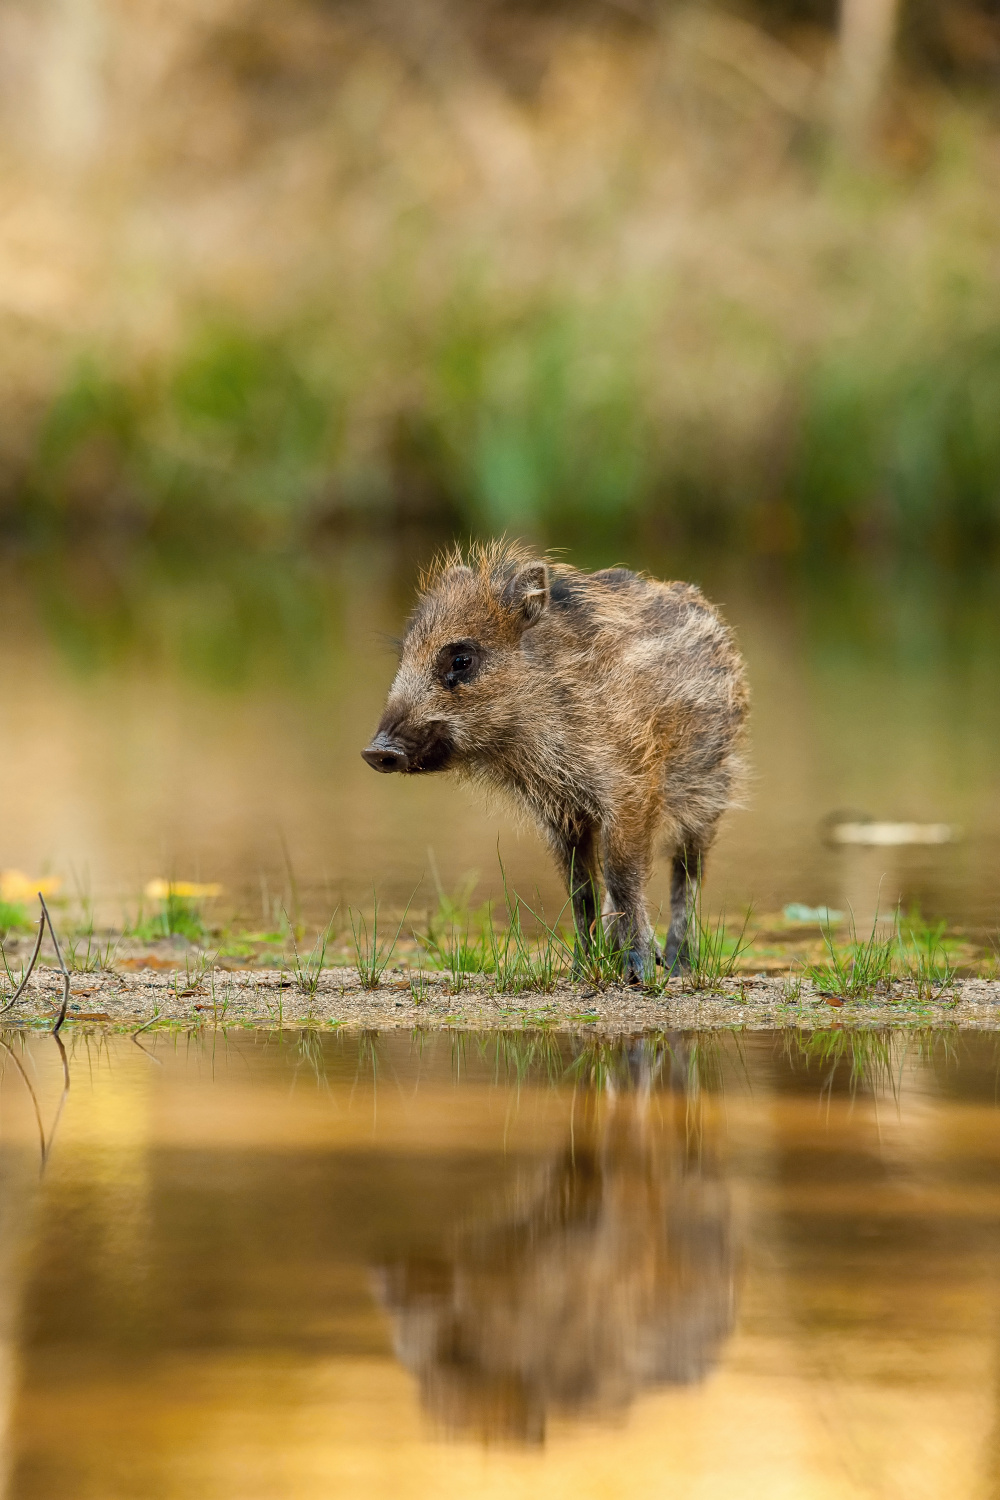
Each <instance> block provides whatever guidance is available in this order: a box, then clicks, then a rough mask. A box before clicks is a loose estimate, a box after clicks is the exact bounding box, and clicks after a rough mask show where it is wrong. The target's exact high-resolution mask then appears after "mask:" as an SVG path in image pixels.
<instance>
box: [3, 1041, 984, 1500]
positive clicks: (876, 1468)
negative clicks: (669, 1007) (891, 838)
mask: <svg viewBox="0 0 1000 1500" xmlns="http://www.w3.org/2000/svg"><path fill="white" fill-rule="evenodd" d="M140 1040H141V1039H140ZM65 1062H66V1074H68V1077H69V1083H70V1087H69V1092H68V1094H64V1083H65V1076H66V1074H64V1069H63V1058H62V1057H61V1055H60V1053H59V1050H58V1046H57V1044H56V1043H55V1042H54V1041H53V1039H52V1038H50V1037H37V1036H34V1037H31V1038H30V1039H27V1038H23V1037H18V1036H16V1035H15V1034H13V1033H8V1034H7V1049H6V1050H5V1052H4V1067H3V1077H2V1083H0V1166H2V1175H3V1198H2V1203H3V1212H2V1215H0V1272H2V1274H0V1297H2V1326H0V1332H2V1341H3V1342H2V1356H3V1357H2V1361H0V1399H2V1405H0V1411H2V1422H3V1427H4V1430H5V1441H4V1444H3V1455H4V1459H3V1478H2V1484H3V1489H4V1493H5V1494H6V1495H7V1496H10V1497H18V1500H27V1497H38V1500H43V1497H44V1500H61V1497H66V1500H91V1497H92V1500H112V1497H114V1500H118V1497H121V1500H145V1497H156V1500H167V1497H174V1496H177V1497H182V1496H183V1497H184V1500H197V1497H205V1500H209V1497H211V1500H256V1497H260V1500H264V1497H268V1500H271V1497H273V1500H285V1497H292V1496H294V1497H296V1500H306V1497H313V1496H316V1497H319V1496H323V1497H328V1496H334V1495H336V1496H338V1497H343V1500H347V1497H359V1500H360V1497H365V1500H370V1497H374V1496H383V1495H384V1496H392V1497H393V1500H400V1497H410V1496H412V1497H425V1496H427V1497H430V1496H434V1497H439V1496H450V1495H454V1496H456V1497H458V1496H461V1497H463V1500H464V1497H467V1496H469V1495H472V1494H475V1495H484V1496H492V1495H496V1496H501V1495H502V1496H505V1497H506V1496H521V1495H523V1496H529V1495H531V1496H535V1495H540V1494H545V1495H546V1496H547V1497H562V1496H566V1497H569V1496H573V1497H574V1500H579V1497H589V1496H594V1497H597V1496H608V1497H611V1496H614V1497H618V1496H628V1497H630V1500H634V1497H645V1496H650V1497H653V1496H656V1497H660V1496H664V1495H668V1494H669V1495H670V1496H672V1497H692V1500H693V1497H698V1500H709V1497H716V1496H718V1497H727V1500H728V1497H739V1500H747V1497H752V1496H757V1495H759V1496H762V1497H763V1496H767V1497H768V1500H775V1497H784V1496H787V1497H789V1500H792V1497H794V1500H805V1497H814V1496H816V1497H827V1496H829V1497H841V1496H843V1497H847V1496H858V1497H861V1496H864V1497H873V1496H879V1497H881V1496H886V1497H889V1496H899V1497H903V1496H906V1497H907V1500H913V1497H918V1496H927V1497H929V1500H930V1497H934V1500H939V1497H941V1496H945V1495H947V1496H949V1497H953V1500H961V1497H966V1496H968V1497H973V1496H980V1495H984V1496H985V1495H988V1494H992V1493H994V1489H995V1485H996V1483H997V1479H998V1477H1000V1397H998V1390H1000V1357H998V1356H1000V1176H998V1170H997V1169H998V1165H1000V1114H998V1110H997V1092H998V1088H1000V1084H998V1078H1000V1044H998V1042H997V1039H996V1038H995V1037H994V1036H985V1035H977V1034H971V1033H966V1034H963V1035H961V1036H957V1037H948V1036H945V1035H937V1036H930V1035H927V1036H923V1037H915V1036H913V1035H911V1036H909V1037H904V1036H902V1035H891V1034H888V1033H882V1034H877V1035H876V1034H868V1035H861V1036H855V1037H853V1038H850V1037H848V1036H846V1035H845V1034H843V1033H838V1032H830V1033H827V1034H825V1035H820V1036H818V1037H813V1038H812V1039H811V1040H802V1039H795V1038H790V1037H789V1036H787V1035H777V1034H775V1035H769V1034H760V1033H758V1034H755V1035H753V1036H748V1037H746V1038H745V1039H743V1040H740V1039H738V1038H734V1037H723V1038H719V1037H704V1036H702V1037H698V1036H695V1035H691V1034H680V1033H677V1034H673V1035H666V1036H662V1037H659V1038H647V1039H646V1040H643V1041H635V1042H632V1043H627V1044H615V1045H609V1044H602V1043H600V1042H599V1041H598V1040H597V1039H596V1038H590V1039H580V1040H577V1041H573V1040H571V1039H569V1038H566V1037H562V1038H559V1037H555V1036H552V1035H548V1036H546V1035H544V1034H539V1035H536V1036H533V1037H531V1036H528V1037H514V1038H511V1037H506V1038H498V1037H496V1036H480V1037H477V1036H472V1035H458V1034H454V1035H448V1034H446V1033H438V1034H437V1035H435V1036H433V1037H432V1036H429V1035H425V1036H417V1035H415V1036H413V1037H410V1036H406V1035H396V1036H391V1037H385V1038H380V1037H377V1036H374V1035H369V1036H366V1035H362V1036H360V1037H359V1036H357V1035H353V1036H349V1035H345V1034H339V1035H338V1034H333V1035H326V1036H322V1037H319V1036H317V1035H315V1034H302V1035H294V1034H292V1035H289V1034H286V1035H285V1036H284V1037H281V1036H278V1035H274V1034H271V1035H268V1034H265V1033H262V1032H258V1033H253V1032H241V1033H235V1034H233V1035H230V1036H228V1037H227V1036H225V1035H223V1034H222V1033H215V1034H211V1033H208V1034H203V1035H200V1036H199V1035H196V1034H189V1035H184V1034H178V1036H177V1037H176V1038H174V1037H165V1036H159V1037H156V1038H155V1039H147V1041H146V1050H145V1052H143V1051H141V1050H140V1048H139V1047H138V1046H137V1045H135V1044H133V1042H132V1041H131V1040H129V1039H128V1038H120V1037H116V1038H112V1039H107V1038H102V1037H99V1036H96V1035H95V1036H91V1037H90V1038H87V1037H84V1036H77V1037H74V1038H71V1039H70V1040H69V1041H68V1042H67V1053H66V1059H65ZM43 1157H44V1170H42V1163H43Z"/></svg>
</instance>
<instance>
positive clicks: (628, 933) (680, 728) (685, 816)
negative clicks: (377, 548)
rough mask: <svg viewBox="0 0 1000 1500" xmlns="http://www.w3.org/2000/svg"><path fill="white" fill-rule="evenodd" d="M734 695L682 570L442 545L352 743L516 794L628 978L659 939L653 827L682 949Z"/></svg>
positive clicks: (737, 739)
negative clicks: (389, 675)
mask: <svg viewBox="0 0 1000 1500" xmlns="http://www.w3.org/2000/svg"><path fill="white" fill-rule="evenodd" d="M747 708H748V695H747V685H746V678H745V673H744V669H743V662H742V659H741V657H740V653H739V650H738V648H737V646H736V642H735V640H734V638H733V635H732V632H731V631H730V630H729V628H728V627H727V626H726V625H725V624H724V623H723V621H722V620H721V619H720V617H719V615H718V612H717V611H716V610H715V609H713V607H712V606H711V605H710V604H709V603H708V602H707V600H706V599H705V598H704V597H703V595H702V594H701V593H700V592H699V591H698V589H696V588H694V587H693V586H692V585H690V584H686V583H660V582H658V581H657V580H656V579H653V578H648V577H645V576H644V575H641V574H636V573H631V572H628V571H626V570H625V569H621V568H611V569H606V570H605V571H604V572H599V573H581V572H579V571H578V570H577V569H576V568H572V567H569V566H567V565H566V564H562V563H555V562H551V561H548V560H545V559H541V558H538V557H537V556H534V555H532V554H531V553H530V552H528V551H526V550H525V549H523V548H521V547H519V546H516V545H512V544H510V543H507V542H494V543H490V544H488V545H485V546H475V547H473V548H471V549H470V550H469V552H468V553H467V554H465V555H463V554H462V553H461V552H460V551H458V550H454V551H452V552H450V553H448V554H447V555H445V556H444V557H442V558H441V559H439V560H438V561H437V562H436V563H435V564H434V565H433V567H432V568H431V569H430V570H429V572H428V573H427V574H425V575H424V577H423V578H422V579H421V591H420V596H419V599H418V602H417V606H416V608H415V610H414V612H413V614H412V615H411V617H410V620H409V622H408V625H407V629H406V634H405V637H404V640H403V645H402V655H401V660H400V665H399V670H398V672H397V674H396V678H395V681H394V682H393V684H392V687H391V689H390V691H389V699H388V702H387V704H386V708H385V712H384V713H383V715H382V720H381V722H380V724H379V727H378V731H377V733H376V736H375V738H374V740H373V741H372V743H371V745H369V747H368V748H367V750H365V751H364V752H363V753H364V756H365V759H366V760H367V761H368V762H369V764H370V765H373V766H374V767H375V768H376V769H378V770H400V771H407V772H410V773H413V772H422V771H434V770H454V771H457V772H459V773H460V774H463V775H465V776H467V777H470V778H472V779H475V780H477V781H481V782H484V783H486V784H488V785H490V786H494V787H498V788H500V789H502V790H503V791H505V792H508V793H510V794H512V795H513V796H514V797H515V798H516V799H517V800H518V801H519V802H520V803H521V804H522V805H523V806H524V807H525V808H527V810H528V811H529V812H530V813H531V814H532V816H533V817H534V818H535V820H536V821H537V822H538V824H539V825H540V826H541V828H542V829H543V830H544V832H545V833H546V835H547V837H548V839H549V842H550V844H551V846H552V848H553V850H554V852H555V854H556V857H557V859H558V860H559V863H560V866H561V868H562V871H563V873H564V875H565V877H566V881H567V884H568V886H569V888H570V894H571V897H572V902H573V911H574V918H575V922H576V929H577V934H578V941H579V942H580V943H581V945H582V946H584V947H586V946H587V945H588V944H589V942H590V940H591V936H592V934H593V931H594V926H595V922H596V920H597V904H596V892H597V888H598V884H599V882H600V881H601V880H602V879H603V885H604V893H605V894H604V918H605V921H606V923H607V924H608V927H609V930H610V934H611V937H612V940H613V941H614V942H615V943H617V944H618V945H619V946H620V947H621V949H622V952H623V955H624V965H625V973H626V977H627V978H628V979H630V980H631V981H632V982H641V981H642V980H643V979H647V978H649V976H650V974H651V971H652V964H653V960H654V957H657V956H659V955H658V954H657V950H656V945H655V941H654V938H653V931H652V927H651V924H650V921H649V916H648V913H647V910H646V904H645V895H644V892H645V887H646V883H647V881H648V879H649V875H650V872H651V868H652V862H653V855H654V844H655V841H656V837H657V834H658V833H659V834H662V836H663V838H664V841H665V843H666V845H667V847H668V849H669V851H670V854H671V857H672V879H671V904H672V911H671V922H670V930H669V934H668V938H667V946H666V953H665V956H664V957H665V962H666V963H667V964H668V965H669V966H671V967H673V966H675V965H685V964H686V963H687V962H688V961H689V950H688V934H689V932H690V929H691V923H692V915H693V909H694V902H695V898H696V893H697V886H698V882H699V880H700V877H701V870H702V867H703V863H704V859H705V855H706V853H707V850H708V848H709V846H710V844H711V842H712V840H713V838H714V836H715V832H716V829H717V826H718V822H719V819H720V817H721V816H722V814H723V812H724V811H725V810H726V808H727V807H730V806H731V805H732V804H733V801H734V798H735V795H736V792H737V789H738V783H739V778H740V773H741V769H742V766H741V758H740V743H741V739H742V734H743V730H744V726H745V722H746V716H747Z"/></svg>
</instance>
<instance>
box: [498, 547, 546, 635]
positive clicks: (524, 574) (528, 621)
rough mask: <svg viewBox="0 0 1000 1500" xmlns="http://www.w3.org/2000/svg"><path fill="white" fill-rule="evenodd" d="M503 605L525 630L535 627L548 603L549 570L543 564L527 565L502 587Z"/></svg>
mask: <svg viewBox="0 0 1000 1500" xmlns="http://www.w3.org/2000/svg"><path fill="white" fill-rule="evenodd" d="M502 599H503V603H504V605H505V606H506V608H507V609H509V610H510V611H511V612H512V613H513V614H515V615H518V616H519V617H520V619H521V623H522V625H523V626H524V628H525V629H527V628H528V626H529V625H536V624H537V623H538V621H539V620H540V619H541V618H542V615H543V614H544V613H545V610H546V609H547V608H548V603H549V569H548V564H547V563H543V562H537V563H528V565H527V567H524V568H521V569H519V570H518V572H516V573H515V574H514V576H513V578H511V579H510V581H509V582H508V583H507V584H506V586H505V587H504V591H503V595H502Z"/></svg>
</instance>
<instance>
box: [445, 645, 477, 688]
mask: <svg viewBox="0 0 1000 1500" xmlns="http://www.w3.org/2000/svg"><path fill="white" fill-rule="evenodd" d="M480 659H481V653H480V650H479V647H478V646H477V645H476V642H475V641H452V643H451V645H450V646H445V647H443V648H442V650H441V651H439V652H438V660H437V668H438V676H439V677H440V679H441V681H442V683H443V684H444V686H445V687H446V688H454V687H457V686H458V685H459V683H461V682H471V681H472V679H473V678H474V677H475V675H476V673H477V672H478V671H479V663H480Z"/></svg>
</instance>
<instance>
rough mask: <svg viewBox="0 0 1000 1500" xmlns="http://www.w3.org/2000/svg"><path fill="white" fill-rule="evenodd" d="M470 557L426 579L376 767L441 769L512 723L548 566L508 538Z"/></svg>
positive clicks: (371, 753)
mask: <svg viewBox="0 0 1000 1500" xmlns="http://www.w3.org/2000/svg"><path fill="white" fill-rule="evenodd" d="M471 561H472V566H469V564H468V563H466V562H464V561H461V560H459V559H457V558H456V557H455V556H454V555H453V556H452V557H449V558H446V559H444V561H443V562H441V563H440V564H438V565H437V566H436V567H435V568H434V569H433V570H432V572H431V573H430V575H429V576H428V577H427V578H426V579H425V580H424V583H423V587H422V589H421V593H420V597H419V599H418V601H417V606H416V608H415V610H414V611H413V614H412V615H411V617H410V620H409V622H408V625H407V630H406V635H405V636H404V638H403V644H402V652H401V655H400V663H399V670H398V671H397V673H396V677H395V680H394V682H393V684H392V687H391V688H390V689H389V698H388V701H387V703H386V706H385V711H384V713H383V714H382V718H381V721H380V722H379V726H378V729H377V731H376V733H375V737H374V739H373V740H372V742H371V744H370V745H369V746H368V747H367V749H365V750H362V752H361V754H362V756H363V757H364V759H365V760H366V761H367V762H368V764H369V765H370V766H372V767H373V768H374V770H376V771H405V772H408V773H410V774H411V775H412V774H414V773H416V772H420V771H444V770H447V769H448V768H449V767H461V766H463V765H471V764H472V763H474V762H475V761H476V760H477V759H479V758H481V757H484V758H489V756H490V755H491V753H494V752H495V750H496V748H497V747H498V745H500V744H501V743H502V742H503V741H504V739H505V738H506V737H508V736H509V735H510V733H511V731H512V729H513V726H514V724H515V722H516V718H517V714H518V708H519V700H520V690H521V687H522V685H523V681H524V672H525V669H526V665H527V663H526V660H525V657H524V654H523V652H522V650H521V642H522V637H523V636H524V633H525V631H526V630H529V629H530V628H531V627H532V626H533V625H536V624H537V623H538V621H539V620H540V619H541V617H542V615H543V613H544V612H545V609H546V607H547V605H548V602H549V570H548V565H547V564H546V563H544V562H539V561H537V560H532V559H531V558H530V556H528V555H527V554H522V553H520V552H519V551H515V550H513V549H511V548H508V547H496V546H494V547H490V548H483V549H481V550H479V551H477V552H475V553H474V554H473V557H472V559H471Z"/></svg>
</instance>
